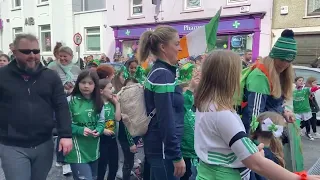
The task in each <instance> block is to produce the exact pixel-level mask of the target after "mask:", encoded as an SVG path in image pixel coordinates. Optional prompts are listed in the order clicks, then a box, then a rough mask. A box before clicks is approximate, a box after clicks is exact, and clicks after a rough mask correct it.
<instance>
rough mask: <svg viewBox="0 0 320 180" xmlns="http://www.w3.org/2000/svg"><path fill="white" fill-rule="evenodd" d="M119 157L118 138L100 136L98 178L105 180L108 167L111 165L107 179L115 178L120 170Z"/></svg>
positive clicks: (113, 179)
mask: <svg viewBox="0 0 320 180" xmlns="http://www.w3.org/2000/svg"><path fill="white" fill-rule="evenodd" d="M118 159H119V154H118V144H117V140H116V138H115V137H113V138H112V137H110V136H105V135H102V136H101V137H100V158H99V163H98V178H97V180H104V176H105V174H106V171H107V167H109V171H108V179H107V180H115V178H116V176H117V171H118Z"/></svg>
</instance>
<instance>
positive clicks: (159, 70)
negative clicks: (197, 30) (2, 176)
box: [138, 26, 185, 180]
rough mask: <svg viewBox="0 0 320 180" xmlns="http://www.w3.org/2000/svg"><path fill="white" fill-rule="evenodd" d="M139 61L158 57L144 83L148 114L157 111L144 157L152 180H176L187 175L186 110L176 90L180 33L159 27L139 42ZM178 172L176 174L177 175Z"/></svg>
mask: <svg viewBox="0 0 320 180" xmlns="http://www.w3.org/2000/svg"><path fill="white" fill-rule="evenodd" d="M139 42H140V48H139V50H140V52H139V53H138V54H139V55H140V57H139V59H140V61H141V60H145V59H147V58H148V55H149V52H150V51H151V53H152V54H153V55H155V56H157V60H156V62H155V63H154V65H153V67H152V69H151V71H150V73H149V75H148V79H147V81H146V83H145V92H144V93H145V101H146V108H147V112H148V113H149V114H150V113H151V112H152V111H153V110H154V109H156V113H155V116H154V117H153V118H152V119H151V122H150V124H149V127H148V131H147V133H146V134H145V136H144V153H145V156H146V158H147V161H148V162H149V163H150V170H151V180H177V179H178V178H179V177H181V176H183V174H184V173H185V163H184V160H183V158H182V154H181V141H182V134H183V122H184V109H183V95H182V89H181V87H179V86H177V85H176V83H175V80H176V66H175V65H176V64H177V60H176V59H177V55H178V52H179V50H181V48H180V44H179V36H178V33H177V31H176V30H175V29H174V28H172V27H170V26H159V27H158V28H156V29H155V30H154V31H153V32H152V31H146V32H145V33H143V35H142V36H141V38H140V41H139ZM174 172H175V173H174Z"/></svg>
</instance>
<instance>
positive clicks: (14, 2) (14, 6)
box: [12, 0, 22, 9]
mask: <svg viewBox="0 0 320 180" xmlns="http://www.w3.org/2000/svg"><path fill="white" fill-rule="evenodd" d="M16 1H17V0H12V8H13V9H19V8H21V6H22V0H19V1H20V6H17V5H16Z"/></svg>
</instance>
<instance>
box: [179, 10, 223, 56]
mask: <svg viewBox="0 0 320 180" xmlns="http://www.w3.org/2000/svg"><path fill="white" fill-rule="evenodd" d="M220 14H221V7H220V9H219V11H218V12H217V13H216V15H215V16H214V17H213V18H212V19H211V20H210V22H209V23H208V24H206V25H204V26H202V27H200V28H198V29H195V30H193V31H192V32H190V33H189V34H187V35H186V36H183V37H182V38H181V39H180V46H181V49H182V51H180V52H179V54H178V59H183V58H187V57H189V56H193V55H200V54H203V53H204V52H209V51H211V50H213V49H214V47H215V45H216V41H217V31H218V25H219V20H220Z"/></svg>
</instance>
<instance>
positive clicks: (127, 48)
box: [122, 40, 139, 58]
mask: <svg viewBox="0 0 320 180" xmlns="http://www.w3.org/2000/svg"><path fill="white" fill-rule="evenodd" d="M138 45H139V41H138V40H133V41H123V42H122V55H123V57H125V58H130V57H132V56H133V55H135V54H136V52H137V49H138Z"/></svg>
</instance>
